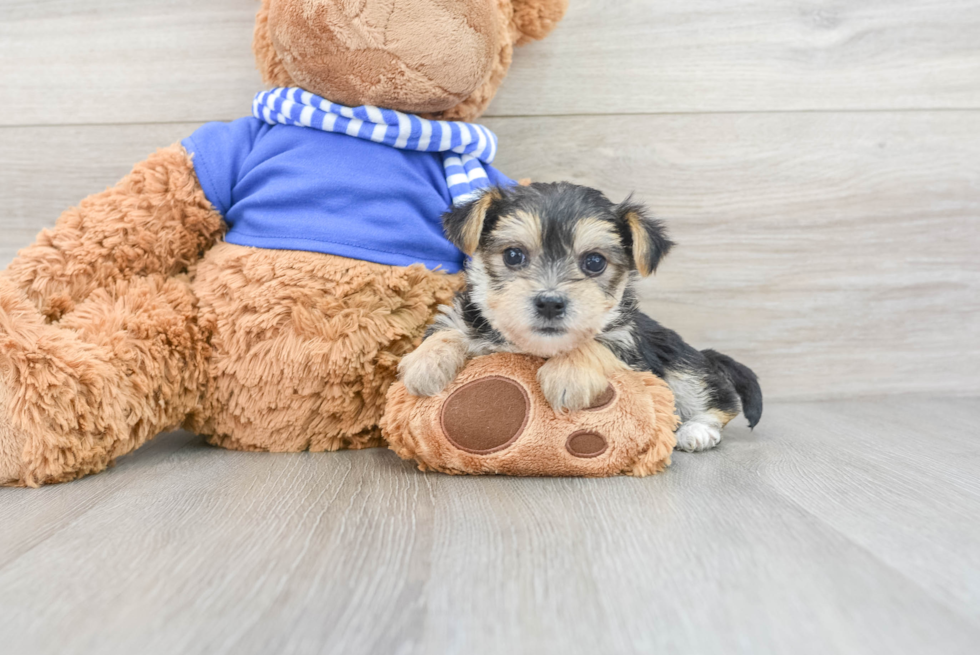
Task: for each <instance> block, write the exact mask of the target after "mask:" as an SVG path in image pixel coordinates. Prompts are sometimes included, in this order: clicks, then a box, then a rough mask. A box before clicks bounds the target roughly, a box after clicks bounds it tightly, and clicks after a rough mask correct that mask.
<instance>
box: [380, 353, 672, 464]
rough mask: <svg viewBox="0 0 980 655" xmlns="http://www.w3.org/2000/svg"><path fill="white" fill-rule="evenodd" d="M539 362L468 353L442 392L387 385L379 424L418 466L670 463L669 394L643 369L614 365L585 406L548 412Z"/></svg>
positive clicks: (392, 443) (394, 446) (402, 453)
mask: <svg viewBox="0 0 980 655" xmlns="http://www.w3.org/2000/svg"><path fill="white" fill-rule="evenodd" d="M542 363H543V360H540V359H536V358H533V357H528V356H525V355H513V354H497V355H488V356H485V357H477V358H475V359H474V360H472V361H471V362H470V363H468V364H467V366H466V367H465V368H464V369H463V371H462V372H461V373H460V375H459V376H458V377H457V378H456V380H455V381H454V382H453V383H452V384H450V385H449V387H447V388H446V390H444V391H443V392H442V393H440V394H438V395H436V396H432V397H428V398H416V397H414V396H411V395H410V394H408V392H407V391H406V390H405V388H404V386H403V385H401V384H400V383H399V384H396V385H394V386H393V387H392V389H391V391H389V394H388V406H387V408H386V410H385V417H384V418H383V419H382V430H383V432H384V435H385V438H386V439H387V440H388V443H389V445H390V446H391V448H392V449H393V450H395V452H397V453H398V454H399V455H400V456H402V457H404V458H411V459H415V460H417V461H418V463H419V467H420V468H422V469H423V470H427V469H436V470H439V471H444V472H446V473H491V474H494V473H496V474H506V475H549V476H550V475H562V476H565V475H581V476H590V477H601V476H607V475H618V474H631V475H648V474H649V473H654V472H657V471H659V470H662V469H663V467H664V466H666V465H667V464H668V463H669V462H670V451H671V450H672V448H673V446H674V438H673V429H674V426H675V424H676V419H675V417H674V414H673V410H674V407H673V396H672V395H671V393H670V390H669V389H668V388H667V386H666V384H664V383H663V382H662V381H661V380H658V379H656V378H654V377H653V376H651V375H649V374H641V373H637V372H632V371H630V372H625V371H624V372H621V373H618V374H616V375H615V376H613V378H611V379H610V386H609V389H607V390H606V391H605V392H604V393H603V394H601V395H600V397H599V398H597V399H596V401H595V402H594V403H593V404H592V407H590V408H588V409H585V410H582V411H579V412H571V413H568V414H561V413H556V412H555V411H554V410H552V408H551V407H550V406H549V405H548V402H547V400H546V399H545V398H544V395H543V394H542V393H541V390H540V388H539V387H538V384H537V370H538V369H539V368H540V367H541V364H542Z"/></svg>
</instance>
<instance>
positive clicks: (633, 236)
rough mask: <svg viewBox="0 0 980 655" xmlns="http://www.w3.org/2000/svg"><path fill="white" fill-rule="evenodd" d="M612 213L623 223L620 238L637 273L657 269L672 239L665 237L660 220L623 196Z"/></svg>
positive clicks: (645, 272) (648, 272)
mask: <svg viewBox="0 0 980 655" xmlns="http://www.w3.org/2000/svg"><path fill="white" fill-rule="evenodd" d="M614 211H615V212H616V216H617V217H618V218H619V220H620V221H621V222H622V223H621V224H622V225H623V228H624V229H623V241H624V242H625V245H626V246H627V247H628V248H629V249H630V251H631V252H632V253H633V261H634V262H635V263H636V270H637V271H639V273H640V275H642V276H643V277H646V276H648V275H650V274H651V273H653V272H654V271H656V270H657V265H658V264H660V260H661V259H663V258H664V257H666V256H667V253H668V252H670V249H671V248H672V247H673V246H674V242H673V241H671V240H670V239H668V238H667V232H666V230H665V229H664V225H663V223H661V222H660V221H658V220H657V219H655V218H653V217H651V216H650V215H649V214H648V213H647V210H646V208H645V207H643V205H640V204H637V203H635V202H633V201H632V200H631V199H630V198H627V199H626V200H624V201H623V202H621V203H620V204H619V205H617V206H616V208H615V210H614Z"/></svg>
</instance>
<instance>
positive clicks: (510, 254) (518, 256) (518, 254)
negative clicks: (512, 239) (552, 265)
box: [504, 248, 527, 268]
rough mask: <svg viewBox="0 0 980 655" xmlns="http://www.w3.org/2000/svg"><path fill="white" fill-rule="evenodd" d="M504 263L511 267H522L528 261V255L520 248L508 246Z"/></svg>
mask: <svg viewBox="0 0 980 655" xmlns="http://www.w3.org/2000/svg"><path fill="white" fill-rule="evenodd" d="M504 263H505V264H507V266H509V267H510V268H520V267H521V266H523V265H524V264H526V263H527V255H526V254H525V253H524V251H523V250H521V249H520V248H508V249H507V250H505V251H504Z"/></svg>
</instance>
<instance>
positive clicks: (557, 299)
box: [534, 295, 565, 320]
mask: <svg viewBox="0 0 980 655" xmlns="http://www.w3.org/2000/svg"><path fill="white" fill-rule="evenodd" d="M534 308H535V309H537V310H538V316H540V317H541V318H547V319H549V320H551V319H555V318H561V317H562V316H564V315H565V299H564V298H562V297H561V296H545V295H540V296H538V297H537V298H535V299H534Z"/></svg>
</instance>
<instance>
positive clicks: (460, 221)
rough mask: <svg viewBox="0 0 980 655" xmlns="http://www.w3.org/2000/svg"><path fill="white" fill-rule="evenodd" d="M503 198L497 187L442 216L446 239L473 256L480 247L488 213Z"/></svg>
mask: <svg viewBox="0 0 980 655" xmlns="http://www.w3.org/2000/svg"><path fill="white" fill-rule="evenodd" d="M501 198H502V196H501V194H500V190H499V189H498V188H497V187H489V188H487V189H484V190H483V191H482V192H481V193H480V195H479V196H478V197H476V198H474V199H473V200H470V201H469V202H465V203H463V204H462V205H458V206H454V207H453V208H452V209H450V210H449V211H448V212H446V213H445V214H443V215H442V229H443V230H444V231H445V232H446V238H448V239H449V240H450V241H452V243H453V245H454V246H456V247H457V248H459V249H460V250H462V251H463V252H465V253H466V254H467V255H472V254H473V253H474V252H476V249H477V247H478V246H479V245H480V236H481V235H482V234H483V224H484V222H485V221H486V220H487V212H489V211H490V209H491V207H493V204H494V203H495V202H497V201H498V200H500V199H501Z"/></svg>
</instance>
